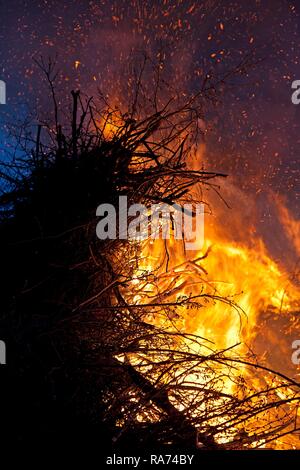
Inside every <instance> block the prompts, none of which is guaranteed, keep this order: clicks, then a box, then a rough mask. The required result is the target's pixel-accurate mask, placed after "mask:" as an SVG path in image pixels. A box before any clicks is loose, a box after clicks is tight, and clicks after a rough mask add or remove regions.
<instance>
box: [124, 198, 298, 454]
mask: <svg viewBox="0 0 300 470" xmlns="http://www.w3.org/2000/svg"><path fill="white" fill-rule="evenodd" d="M277 206H278V214H279V218H280V220H281V222H283V223H284V225H283V227H284V228H285V229H286V232H287V236H288V237H289V238H290V239H291V240H292V241H293V243H294V247H295V249H296V250H297V248H298V245H297V243H299V240H298V239H297V237H296V236H295V233H299V222H297V221H295V220H294V219H293V217H292V214H291V213H290V212H289V211H288V210H287V208H286V207H284V205H283V204H282V203H279V202H278V201H277ZM205 231H206V235H205V245H204V247H203V248H202V249H201V250H200V251H197V252H185V251H184V247H183V242H182V241H179V240H174V239H172V236H171V238H170V240H151V241H146V242H145V243H144V244H143V246H142V250H141V255H140V257H139V264H138V268H137V272H136V278H135V279H133V281H132V283H133V284H134V285H135V286H136V285H138V286H139V291H138V294H135V295H134V297H133V299H132V301H133V302H134V303H138V304H148V303H153V304H155V302H157V303H159V302H165V301H167V302H175V303H178V304H177V305H176V310H175V312H174V316H173V317H172V318H170V325H171V326H172V327H173V326H174V325H175V326H176V328H177V329H178V330H179V331H180V332H184V333H190V334H195V335H198V336H200V337H202V338H207V339H209V340H210V341H213V343H214V347H215V349H216V350H226V349H228V348H231V347H233V346H235V345H237V346H236V347H237V351H238V353H239V354H241V355H243V354H244V353H246V352H247V351H249V350H251V351H252V350H253V349H254V350H255V353H257V354H258V355H259V356H260V357H259V358H260V360H262V361H263V363H264V364H265V365H267V366H268V367H271V365H272V363H271V364H270V363H269V362H268V359H266V357H268V355H269V356H270V355H271V354H272V348H273V349H274V348H275V349H276V348H277V349H279V350H280V351H281V354H282V357H283V367H282V369H281V372H282V373H286V372H287V371H288V372H289V373H294V374H295V372H296V371H295V366H294V370H293V369H292V367H291V344H290V343H289V341H288V339H287V338H288V336H286V333H287V332H288V329H289V330H290V331H292V332H293V333H294V335H296V334H297V330H295V328H294V323H293V322H294V315H293V313H292V312H295V311H296V310H297V309H298V310H299V299H300V295H299V285H297V282H296V280H295V279H293V278H292V277H291V275H289V273H288V272H287V271H286V270H285V267H284V266H282V265H280V263H279V262H277V261H275V260H274V259H272V256H271V254H270V253H269V252H268V249H267V247H266V245H265V243H264V241H263V240H262V238H259V237H257V238H254V237H253V236H252V237H251V239H250V240H249V238H247V237H245V238H247V239H246V240H243V241H242V242H234V241H232V239H230V237H229V236H228V234H227V235H226V233H225V232H224V234H222V227H221V226H220V224H218V223H217V222H216V220H215V221H214V223H213V224H210V223H207V224H206V226H205ZM247 235H249V233H247ZM141 273H155V281H153V279H152V278H151V279H152V280H150V281H140V280H139V279H140V275H141ZM182 299H194V300H195V302H196V305H195V306H193V305H192V306H191V305H189V306H187V304H186V303H185V302H184V301H183V302H182V303H180V300H182ZM266 312H268V314H271V318H272V321H274V319H275V320H278V325H277V328H278V329H277V330H273V329H271V330H270V331H269V332H268V331H266V330H267V329H268V325H266V320H265V317H264V315H265V314H266ZM146 320H147V321H148V322H150V323H151V322H152V323H153V324H155V325H157V326H165V322H166V319H165V315H163V314H160V312H159V310H156V311H155V313H154V314H153V313H152V314H151V315H150V314H149V315H147V316H146ZM284 325H285V326H284ZM287 325H288V326H287ZM284 328H285V329H284ZM267 333H268V338H264V335H265V334H267ZM298 333H299V328H298ZM294 339H295V338H294ZM265 343H266V344H265ZM178 347H179V348H180V347H181V346H180V344H179V345H178ZM270 348H271V351H270V350H269V349H270ZM271 362H272V361H271ZM281 365H282V364H281ZM241 372H242V373H244V374H246V375H247V377H248V378H249V377H250V380H251V381H252V384H253V387H254V388H255V387H256V388H259V386H260V380H259V379H258V378H257V376H256V375H255V374H253V373H252V372H251V371H250V370H248V369H247V368H246V367H245V366H243V365H241V368H240V370H239V373H241ZM251 374H253V376H252V377H251ZM198 380H199V378H198ZM264 380H265V382H268V380H269V378H268V376H267V374H266V376H265V377H264ZM233 388H234V383H233V382H232V381H231V380H225V381H224V391H225V392H226V393H231V392H232V391H233ZM278 393H279V395H280V393H281V392H278ZM288 393H289V392H288V391H285V392H284V393H283V392H282V396H280V398H282V397H283V396H285V397H286V396H287V395H288ZM279 395H278V396H279ZM298 414H299V413H298ZM259 422H260V421H259V420H256V421H255V422H253V427H254V428H255V426H259ZM219 441H220V442H225V441H226V437H223V438H222V436H221V437H220V439H219ZM258 444H260V445H261V446H263V445H264V441H262V442H260V443H258ZM273 447H275V448H296V447H297V448H300V445H299V441H298V440H296V438H295V437H294V436H289V437H288V438H286V439H285V440H284V441H281V440H280V439H278V440H277V441H276V443H274V445H273Z"/></svg>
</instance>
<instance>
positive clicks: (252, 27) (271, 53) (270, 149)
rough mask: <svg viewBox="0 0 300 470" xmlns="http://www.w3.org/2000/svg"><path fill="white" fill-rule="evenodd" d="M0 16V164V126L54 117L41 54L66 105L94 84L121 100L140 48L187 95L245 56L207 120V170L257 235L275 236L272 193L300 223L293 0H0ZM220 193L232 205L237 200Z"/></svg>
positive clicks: (298, 52) (298, 9)
mask: <svg viewBox="0 0 300 470" xmlns="http://www.w3.org/2000/svg"><path fill="white" fill-rule="evenodd" d="M0 17H1V26H0V78H1V79H2V80H5V81H6V83H7V101H8V104H7V105H6V106H1V108H0V118H1V126H2V130H1V133H0V139H1V145H0V147H1V155H0V157H1V158H2V159H7V155H6V150H7V146H8V145H10V144H11V142H10V141H9V139H8V138H7V137H6V135H5V130H4V129H5V128H4V125H5V123H6V122H10V121H12V120H15V119H16V118H20V119H23V117H24V116H26V115H27V114H28V113H30V114H32V115H33V116H37V115H38V116H40V115H43V116H44V115H47V113H48V112H49V108H48V107H49V99H48V94H47V88H46V86H45V85H44V84H43V83H42V82H41V72H40V71H39V70H38V67H37V66H36V65H35V62H34V58H38V57H40V56H41V55H42V56H43V57H45V58H47V57H49V56H50V57H52V58H54V57H57V59H56V60H57V63H58V67H59V69H60V73H59V78H58V82H57V83H58V93H59V99H60V100H61V102H65V101H64V100H66V97H67V96H69V93H70V90H72V89H74V88H80V89H81V91H82V92H83V93H85V94H87V95H95V94H97V87H99V88H101V90H102V91H103V92H104V93H105V94H106V95H107V96H108V98H109V99H111V100H114V99H115V98H116V97H120V96H126V93H127V92H128V87H130V85H128V81H127V80H126V78H125V77H126V74H125V72H124V70H125V69H126V66H127V64H128V61H129V59H130V58H132V57H134V58H135V59H134V60H136V61H137V62H138V60H139V57H140V56H141V54H142V53H143V52H146V53H147V54H148V55H149V56H150V57H152V58H155V57H157V54H158V52H161V51H163V53H164V64H165V70H164V73H165V77H166V80H167V82H168V88H169V90H172V87H176V88H177V89H178V88H180V89H181V90H182V92H187V93H193V92H195V91H197V87H199V84H200V83H201V80H202V79H203V75H204V74H205V73H208V72H209V71H210V70H214V71H215V72H216V73H220V74H221V73H223V72H224V71H226V70H230V69H231V68H232V67H234V66H235V65H236V64H237V63H238V62H239V60H240V59H241V57H243V56H244V55H245V54H249V53H250V54H252V57H253V58H254V60H255V61H257V64H256V66H255V67H253V68H251V70H247V71H246V72H245V74H244V76H242V77H238V79H234V80H232V81H230V82H229V83H228V84H227V86H226V87H225V90H224V94H223V95H222V97H221V101H222V102H221V103H220V104H219V105H218V106H217V107H216V108H214V109H211V110H210V111H209V113H208V115H207V117H206V120H205V124H206V126H207V133H206V145H207V148H206V157H205V160H206V165H207V167H209V168H213V169H214V170H216V171H222V172H227V173H228V174H229V175H231V180H229V181H232V184H233V185H234V186H235V187H236V186H238V187H239V190H242V191H244V192H245V194H247V195H248V197H249V199H251V204H252V205H253V204H254V205H257V206H258V207H259V215H258V216H256V217H258V222H259V223H257V230H258V232H259V231H260V232H261V233H263V234H264V235H265V236H266V234H267V233H270V231H273V233H272V236H273V238H274V225H273V222H270V218H271V215H272V210H271V209H270V202H269V201H270V198H272V195H274V194H279V195H280V197H282V198H283V199H284V200H285V201H286V204H287V206H288V207H289V209H290V210H291V211H292V213H293V214H294V217H295V218H297V219H299V209H300V183H299V181H300V179H299V175H300V158H299V148H300V147H299V143H300V105H299V106H295V105H293V104H292V102H291V94H292V91H291V84H292V81H293V80H295V79H300V31H299V26H300V1H285V0H263V1H260V0H256V1H255V0H242V1H238V2H231V1H225V0H223V1H214V0H208V1H203V2H199V1H197V2H195V1H193V0H188V1H181V0H177V1H167V0H166V1H141V0H131V2H128V1H123V0H120V1H106V0H101V1H100V0H99V1H88V0H77V1H76V2H74V1H70V0H67V1H64V2H61V1H57V0H44V1H37V0H31V1H20V0H10V1H3V0H1V2H0ZM76 61H77V67H76V66H75V64H76ZM225 193H226V188H225ZM227 193H228V195H229V198H230V201H229V203H230V205H231V206H232V207H233V208H234V207H236V206H237V204H238V202H237V200H236V196H235V194H234V192H232V191H231V190H230V191H229V192H228V191H227ZM276 230H277V231H278V237H279V239H280V244H281V243H282V238H280V237H281V235H280V233H279V232H280V229H279V228H276ZM272 236H270V235H269V239H271V238H272ZM276 236H277V235H276ZM276 236H275V238H276ZM278 237H277V238H278ZM271 244H272V245H274V246H273V248H274V252H275V253H276V251H277V252H278V251H280V244H278V243H277V248H276V246H275V245H276V243H275V242H274V243H273V242H272V243H271Z"/></svg>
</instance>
